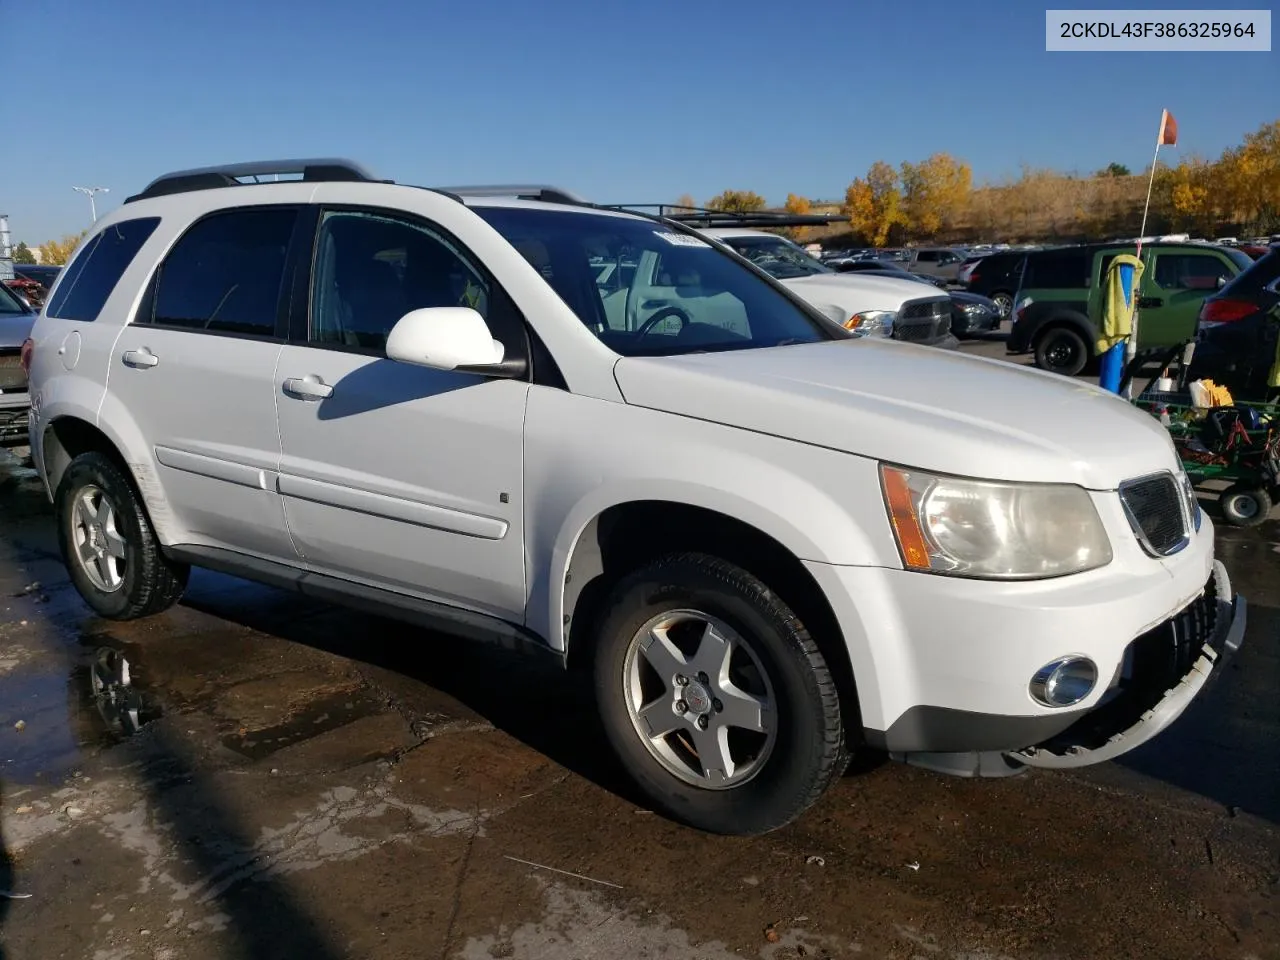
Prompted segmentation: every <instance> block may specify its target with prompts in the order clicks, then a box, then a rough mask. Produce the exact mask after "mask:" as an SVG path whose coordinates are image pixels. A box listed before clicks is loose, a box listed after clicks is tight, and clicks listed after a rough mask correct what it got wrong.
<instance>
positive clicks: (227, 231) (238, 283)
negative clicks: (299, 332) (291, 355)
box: [141, 207, 298, 337]
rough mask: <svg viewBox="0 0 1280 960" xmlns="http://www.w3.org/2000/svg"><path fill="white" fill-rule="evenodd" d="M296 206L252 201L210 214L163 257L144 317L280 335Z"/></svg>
mask: <svg viewBox="0 0 1280 960" xmlns="http://www.w3.org/2000/svg"><path fill="white" fill-rule="evenodd" d="M297 218H298V211H297V208H295V207H288V208H280V207H249V208H245V209H240V210H229V211H226V212H224V213H216V214H213V215H212V216H209V217H205V218H204V219H203V220H200V221H198V222H197V223H196V224H194V225H193V226H192V227H191V228H190V229H189V230H188V231H187V232H186V233H185V234H183V235H182V237H181V239H179V240H178V242H177V243H175V244H174V245H173V249H172V250H170V251H169V255H168V256H167V257H165V259H164V262H163V263H162V264H161V265H160V270H159V275H158V277H157V281H156V287H155V294H154V296H153V297H152V309H151V311H150V312H149V315H148V314H144V316H143V317H142V318H141V320H142V322H143V323H151V324H154V325H156V326H164V327H179V328H182V329H187V330H204V331H209V332H217V333H238V334H242V335H245V336H258V337H274V336H275V335H276V316H277V314H278V312H279V306H280V286H281V281H282V280H283V278H284V268H285V256H286V254H287V252H288V249H289V240H290V238H291V237H292V235H293V228H294V223H295V222H296V221H297Z"/></svg>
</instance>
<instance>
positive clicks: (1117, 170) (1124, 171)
mask: <svg viewBox="0 0 1280 960" xmlns="http://www.w3.org/2000/svg"><path fill="white" fill-rule="evenodd" d="M1097 176H1099V177H1131V176H1133V173H1132V171H1130V170H1129V168H1128V167H1126V166H1125V165H1124V164H1123V163H1116V162H1115V161H1114V160H1113V161H1111V162H1110V163H1108V164H1107V165H1106V166H1105V167H1103V168H1102V169H1101V170H1099V171H1098V173H1097Z"/></svg>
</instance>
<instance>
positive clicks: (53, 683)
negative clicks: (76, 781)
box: [0, 646, 160, 783]
mask: <svg viewBox="0 0 1280 960" xmlns="http://www.w3.org/2000/svg"><path fill="white" fill-rule="evenodd" d="M135 673H136V670H135V666H134V664H133V663H131V662H130V661H129V660H128V658H127V657H126V656H125V655H124V654H123V653H122V652H121V651H120V650H118V649H115V648H113V647H108V646H93V647H90V648H89V649H88V650H87V651H85V652H84V653H82V654H81V655H80V656H76V657H74V658H73V657H71V656H67V655H63V656H57V655H56V654H54V653H53V652H52V651H50V650H48V649H47V648H46V649H44V650H41V651H39V653H37V654H34V655H27V656H25V657H23V658H22V659H21V660H20V661H18V662H17V665H16V666H14V667H13V668H12V669H10V670H9V671H8V672H6V674H5V677H4V683H3V686H0V778H3V779H4V780H5V781H6V782H9V783H51V782H54V781H57V780H60V779H62V778H63V777H65V776H66V775H67V774H70V773H72V772H73V771H74V770H75V769H76V768H77V767H78V766H79V765H80V764H82V763H83V762H84V760H85V759H86V757H88V756H90V755H92V754H93V753H96V752H97V751H99V750H103V749H108V748H110V747H112V746H114V745H116V744H118V743H120V742H121V741H122V740H125V739H127V738H128V737H131V736H133V735H134V734H135V733H137V732H138V730H140V729H141V728H142V727H143V726H144V725H145V724H147V723H149V722H151V721H152V720H154V719H156V718H157V717H159V716H160V710H159V708H158V707H156V706H155V705H154V704H152V703H151V702H150V701H149V700H148V699H147V698H146V696H145V694H144V692H143V691H141V690H139V689H138V688H137V686H136V683H135Z"/></svg>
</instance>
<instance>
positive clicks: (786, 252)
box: [720, 237, 835, 280]
mask: <svg viewBox="0 0 1280 960" xmlns="http://www.w3.org/2000/svg"><path fill="white" fill-rule="evenodd" d="M720 240H722V241H723V242H724V243H727V244H728V245H729V246H731V247H733V249H734V250H736V251H737V252H738V253H740V254H742V255H743V256H744V257H746V258H747V259H748V260H750V261H751V262H752V263H754V264H755V265H756V266H757V267H759V268H760V269H761V270H764V271H765V272H767V273H770V274H772V275H773V276H775V277H777V278H778V279H779V280H792V279H795V278H796V277H811V276H813V275H814V274H819V273H835V271H834V270H832V269H831V268H830V267H828V266H827V265H826V264H825V263H823V262H822V261H821V260H818V259H817V258H815V257H812V256H810V255H809V254H808V253H807V252H805V251H804V250H801V249H800V248H799V247H797V246H796V245H795V244H794V243H791V242H790V241H789V240H785V239H783V238H782V237H720Z"/></svg>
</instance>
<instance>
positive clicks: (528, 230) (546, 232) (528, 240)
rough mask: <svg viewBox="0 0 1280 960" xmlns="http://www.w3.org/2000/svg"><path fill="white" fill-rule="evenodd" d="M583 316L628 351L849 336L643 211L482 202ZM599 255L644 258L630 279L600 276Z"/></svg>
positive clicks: (483, 210) (486, 214)
mask: <svg viewBox="0 0 1280 960" xmlns="http://www.w3.org/2000/svg"><path fill="white" fill-rule="evenodd" d="M472 209H474V210H475V212H476V213H477V214H479V215H480V216H481V217H483V218H484V219H485V220H487V221H488V222H489V223H490V224H491V225H492V226H493V227H494V229H496V230H497V231H498V232H499V233H501V234H502V235H503V236H504V237H505V238H506V239H507V241H508V242H510V243H511V244H512V246H514V247H515V248H516V249H517V250H518V251H520V253H521V254H523V255H524V257H525V258H526V259H527V260H528V261H529V262H530V263H531V264H533V266H534V267H535V268H536V269H537V270H538V271H539V272H540V273H541V274H542V276H543V277H544V278H545V279H546V281H547V283H548V284H550V286H551V288H552V289H553V290H555V292H556V293H557V294H558V295H559V296H560V298H561V299H562V300H563V301H564V302H565V304H566V305H567V306H568V307H569V308H570V309H571V310H573V312H574V313H575V314H577V316H578V318H579V319H580V320H581V321H582V323H583V324H584V325H585V326H586V327H587V328H588V329H589V330H591V332H592V333H594V334H595V335H596V336H597V337H599V338H600V340H601V341H603V342H604V343H605V344H607V345H608V346H609V347H610V348H611V349H613V350H614V351H616V352H618V353H621V354H624V355H627V356H641V355H659V354H680V353H692V352H695V351H709V350H737V349H748V348H752V347H772V346H778V345H781V344H785V343H808V342H814V341H820V340H830V339H835V338H836V337H839V336H840V333H839V330H840V328H839V327H836V325H835V324H834V323H831V324H830V325H826V324H821V323H820V322H819V321H817V320H814V319H812V318H811V317H810V316H809V315H808V313H807V312H805V311H804V310H803V309H802V308H801V307H799V306H798V305H796V304H795V303H793V302H792V301H791V299H790V298H788V297H787V296H786V295H785V294H783V293H780V292H779V291H778V290H777V289H775V288H774V287H773V285H772V284H770V282H769V281H767V280H765V279H764V278H762V277H761V276H759V275H758V274H757V273H755V272H754V271H752V270H751V269H749V268H747V267H745V266H743V265H742V264H741V262H740V261H738V260H736V259H734V258H733V257H731V256H729V255H728V254H726V253H722V252H721V251H720V250H718V249H716V248H715V247H713V246H711V245H710V244H709V243H707V242H706V241H704V240H701V239H700V238H698V237H694V236H690V235H688V234H685V233H680V232H676V231H673V230H672V229H671V228H669V227H666V226H664V225H662V224H660V223H655V222H653V221H650V220H643V219H640V218H636V217H626V216H610V215H603V214H599V213H584V212H579V211H572V210H563V211H561V210H539V209H527V208H516V207H473V208H472ZM593 258H598V260H599V261H603V260H609V261H616V262H618V263H619V264H625V263H635V264H636V268H635V272H634V274H632V277H631V281H630V284H629V286H627V287H626V288H624V289H620V290H611V289H609V288H608V287H607V286H604V285H602V286H597V284H596V282H594V281H595V277H596V276H597V274H596V271H595V270H593V269H592V268H591V262H592V259H593Z"/></svg>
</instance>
